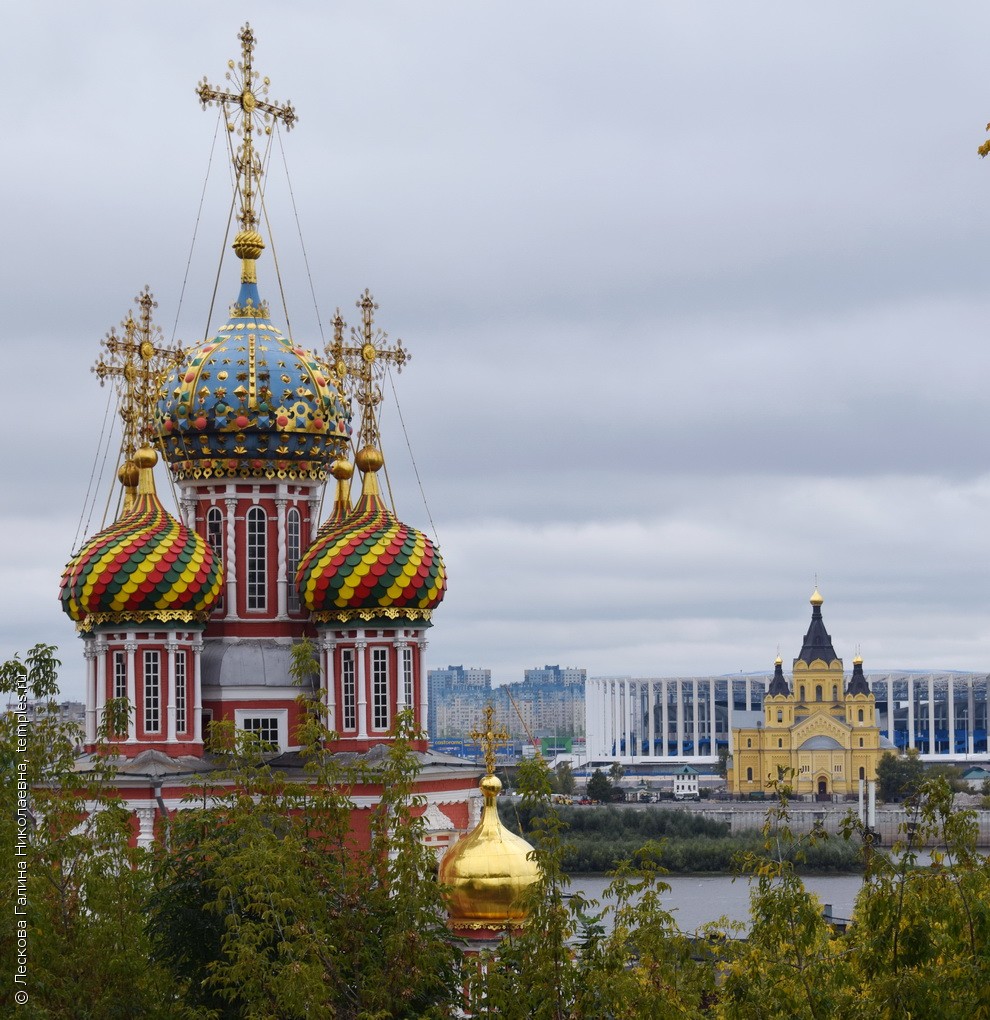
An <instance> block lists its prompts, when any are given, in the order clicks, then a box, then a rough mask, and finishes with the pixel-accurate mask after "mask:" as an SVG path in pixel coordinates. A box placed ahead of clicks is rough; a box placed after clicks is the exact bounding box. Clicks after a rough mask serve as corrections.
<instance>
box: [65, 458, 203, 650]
mask: <svg viewBox="0 0 990 1020" xmlns="http://www.w3.org/2000/svg"><path fill="white" fill-rule="evenodd" d="M157 461H158V454H157V453H155V451H154V450H150V449H144V450H138V452H137V454H136V456H135V464H136V466H137V467H138V468H139V469H140V478H139V480H138V488H137V493H136V495H135V496H134V498H133V501H132V503H131V505H130V507H129V508H128V509H127V510H125V511H124V513H123V514H122V515H121V516H120V517H119V518H118V520H117V521H116V522H115V523H113V524H112V525H110V527H109V528H106V529H105V530H103V531H101V532H100V533H99V534H98V535H95V536H94V537H93V538H91V539H90V540H89V542H87V543H86V545H85V546H83V548H82V550H81V551H80V552H79V553H78V554H77V555H76V556H75V557H74V558H73V559H72V561H71V562H70V563H69V564H68V566H67V567H66V568H65V571H64V573H63V574H62V586H61V592H60V595H59V598H60V599H61V602H62V609H63V610H64V611H65V612H66V614H67V615H68V616H69V618H70V619H72V620H74V621H75V622H76V625H77V627H78V628H79V630H82V631H84V632H85V631H91V630H92V629H93V628H94V627H96V626H99V625H100V624H104V623H150V622H155V623H168V622H171V621H175V622H182V623H190V622H195V621H204V622H205V620H206V619H207V617H208V616H209V613H210V610H211V609H212V607H213V605H214V604H215V603H216V601H217V599H218V598H219V596H220V589H221V585H222V583H223V566H222V565H221V563H220V561H219V560H218V559H216V558H214V555H213V550H212V549H211V548H210V546H209V545H208V544H207V543H206V542H205V541H204V540H203V539H202V538H201V537H200V536H199V535H197V534H196V532H194V531H190V530H189V529H188V528H187V527H186V526H185V525H184V524H180V523H179V522H178V521H177V520H175V518H174V517H172V516H171V515H170V514H168V513H167V512H166V510H165V508H164V507H163V506H162V504H161V503H160V502H159V499H158V496H157V495H156V493H155V482H154V476H153V474H152V469H153V468H154V465H155V464H156V463H157Z"/></svg>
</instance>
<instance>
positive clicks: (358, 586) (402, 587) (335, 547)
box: [296, 448, 447, 623]
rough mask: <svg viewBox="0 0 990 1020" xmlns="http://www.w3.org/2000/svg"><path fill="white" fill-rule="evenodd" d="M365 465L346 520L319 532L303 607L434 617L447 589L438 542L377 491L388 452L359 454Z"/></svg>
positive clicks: (327, 615)
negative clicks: (384, 454) (399, 513)
mask: <svg viewBox="0 0 990 1020" xmlns="http://www.w3.org/2000/svg"><path fill="white" fill-rule="evenodd" d="M357 463H358V467H359V468H360V469H361V470H362V471H364V472H365V475H364V485H363V489H362V493H361V498H360V499H359V500H358V502H357V504H356V505H355V507H354V509H353V510H352V511H351V513H350V515H349V516H348V517H347V519H346V521H345V522H344V523H343V524H342V525H341V526H339V527H337V528H335V529H328V530H326V531H323V530H322V529H321V533H320V534H318V536H317V538H316V540H315V541H314V542H313V544H312V545H311V546H310V547H309V549H308V550H307V551H306V553H305V555H304V556H303V557H302V559H301V560H300V563H299V569H298V571H297V572H296V587H297V588H298V590H299V595H300V598H301V600H302V604H303V606H305V608H306V609H307V610H308V611H309V612H310V613H312V614H313V618H314V619H315V620H316V621H317V622H321V623H328V622H331V621H338V620H339V621H344V620H351V619H361V620H372V619H377V618H381V617H384V618H386V619H398V618H400V617H401V618H404V619H419V620H428V619H429V618H430V615H431V613H432V611H433V609H435V608H436V606H438V605H439V604H440V602H441V601H442V599H443V596H444V592H445V591H446V590H447V573H446V570H445V569H444V565H443V560H442V559H441V558H440V553H439V552H438V551H437V549H436V548H435V547H434V545H433V543H432V542H431V541H430V540H429V539H428V538H427V537H426V536H425V535H424V534H423V533H422V532H420V531H417V530H416V529H415V528H410V527H409V526H408V525H406V524H403V523H402V522H401V521H398V520H396V519H395V515H394V514H393V513H392V512H391V511H390V510H389V509H388V507H387V506H386V505H385V503H384V501H383V500H382V498H381V495H380V493H379V490H378V480H377V478H376V476H375V472H376V471H377V470H378V469H379V468H380V467H381V464H382V462H381V454H380V453H379V452H378V451H377V450H373V449H371V450H369V449H368V448H365V449H364V450H361V451H360V452H359V453H358V455H357Z"/></svg>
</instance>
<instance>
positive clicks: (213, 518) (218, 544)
mask: <svg viewBox="0 0 990 1020" xmlns="http://www.w3.org/2000/svg"><path fill="white" fill-rule="evenodd" d="M206 541H207V542H208V543H209V545H210V548H211V549H212V550H213V555H214V556H215V557H216V558H217V559H218V560H219V561H220V562H221V563H222V562H223V511H221V509H220V507H218V506H211V507H210V509H209V510H207V511H206ZM220 591H221V595H220V598H218V599H217V601H216V605H215V606H214V607H213V611H214V612H217V611H219V610H221V609H223V594H222V592H223V588H221V589H220Z"/></svg>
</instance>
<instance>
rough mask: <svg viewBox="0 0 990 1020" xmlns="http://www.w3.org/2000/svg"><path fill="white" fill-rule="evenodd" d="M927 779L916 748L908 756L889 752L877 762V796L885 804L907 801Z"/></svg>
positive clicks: (910, 750) (911, 749)
mask: <svg viewBox="0 0 990 1020" xmlns="http://www.w3.org/2000/svg"><path fill="white" fill-rule="evenodd" d="M924 779H925V766H924V763H923V762H922V760H921V757H920V756H919V754H918V752H917V750H916V749H915V748H913V747H912V748H909V749H908V751H907V753H906V754H892V753H891V752H890V751H887V752H886V753H885V754H882V755H881V756H880V760H879V761H878V762H877V794H878V795H879V797H880V799H881V800H882V801H885V802H888V803H889V802H890V801H898V800H907V799H908V798H910V797H913V796H915V795H916V794H917V792H918V790H919V789H920V788H921V784H922V783H923V782H924Z"/></svg>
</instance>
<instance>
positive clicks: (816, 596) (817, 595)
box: [808, 585, 825, 606]
mask: <svg viewBox="0 0 990 1020" xmlns="http://www.w3.org/2000/svg"><path fill="white" fill-rule="evenodd" d="M808 601H809V602H810V603H811V604H812V605H813V606H820V605H821V604H822V603H823V602H824V601H825V600H824V599H823V598H822V594H821V592H820V591H819V590H818V586H817V585H816V586H815V590H814V591H813V592H812V593H811V598H810V599H809V600H808Z"/></svg>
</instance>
